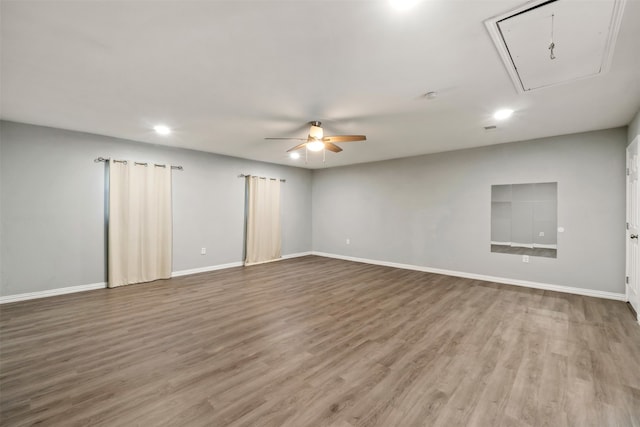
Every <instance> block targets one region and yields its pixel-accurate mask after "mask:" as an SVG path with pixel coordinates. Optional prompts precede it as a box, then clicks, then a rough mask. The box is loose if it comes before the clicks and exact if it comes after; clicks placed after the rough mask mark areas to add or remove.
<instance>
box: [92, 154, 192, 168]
mask: <svg viewBox="0 0 640 427" xmlns="http://www.w3.org/2000/svg"><path fill="white" fill-rule="evenodd" d="M109 160H111V158H109V157H98V158H97V159H94V160H93V161H94V162H96V163H99V162H105V163H106V162H108V161H109ZM114 162H116V163H124V164H125V165H126V164H127V161H126V160H114ZM133 164H134V165H138V166H147V165H148V163H145V162H133ZM153 165H154V166H157V167H159V168H165V167H167V165H159V164H157V163H153ZM171 169H177V170H179V171H181V170H184V169H183V167H182V166H173V165H171Z"/></svg>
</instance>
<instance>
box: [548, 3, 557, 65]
mask: <svg viewBox="0 0 640 427" xmlns="http://www.w3.org/2000/svg"><path fill="white" fill-rule="evenodd" d="M553 21H554V14H553V13H552V14H551V44H550V45H549V51H550V52H549V57H550V58H551V59H556V55H555V54H554V53H553V49H555V47H556V44H555V43H554V42H553Z"/></svg>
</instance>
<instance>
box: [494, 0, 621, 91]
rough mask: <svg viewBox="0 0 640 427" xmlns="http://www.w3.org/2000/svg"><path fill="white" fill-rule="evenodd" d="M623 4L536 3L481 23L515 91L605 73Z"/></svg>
mask: <svg viewBox="0 0 640 427" xmlns="http://www.w3.org/2000/svg"><path fill="white" fill-rule="evenodd" d="M625 1H626V0H600V1H580V2H578V1H572V0H551V1H548V0H546V1H545V0H536V1H532V2H529V3H527V4H525V5H523V6H521V7H519V8H517V9H515V10H512V11H511V12H508V13H505V14H503V15H500V16H496V17H493V18H491V19H488V20H486V21H485V22H484V23H485V25H486V27H487V29H488V30H489V35H490V36H491V38H492V39H493V42H494V43H495V45H496V47H497V49H498V53H499V54H500V56H501V57H502V61H503V62H504V65H505V66H506V67H507V72H508V73H509V75H510V76H511V79H512V80H513V83H514V84H515V86H516V89H517V91H518V92H520V93H523V92H528V91H531V90H536V89H541V88H546V87H550V86H554V85H558V84H562V83H569V82H572V81H575V80H579V79H583V78H587V77H594V76H597V75H598V74H602V73H605V72H607V71H608V70H609V66H610V65H611V59H612V57H613V50H614V45H615V41H616V37H617V35H618V29H619V28H620V22H621V20H622V12H623V10H624V4H625Z"/></svg>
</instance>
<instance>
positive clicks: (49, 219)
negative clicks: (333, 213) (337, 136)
mask: <svg viewBox="0 0 640 427" xmlns="http://www.w3.org/2000/svg"><path fill="white" fill-rule="evenodd" d="M0 151H1V153H2V157H1V158H0V182H1V184H0V185H1V186H2V187H1V188H0V191H1V193H0V206H1V212H0V225H1V231H2V236H1V243H0V245H1V251H0V253H1V256H2V267H3V268H2V271H1V273H0V274H1V279H2V280H1V284H0V295H2V296H5V295H13V294H20V293H26V292H36V291H43V290H50V289H55V288H61V287H66V286H77V285H86V284H91V283H98V282H104V281H105V280H106V277H105V271H106V269H105V231H106V230H105V225H104V196H105V190H104V183H105V176H104V174H105V166H104V164H103V163H94V162H93V159H95V158H96V157H99V156H104V157H114V158H122V159H132V160H140V161H151V162H158V163H166V162H168V163H171V164H177V165H182V166H183V167H184V171H174V174H173V214H174V252H173V271H180V270H188V269H194V268H199V267H207V266H213V265H220V264H225V263H230V262H237V261H241V260H242V256H243V228H244V180H243V179H241V178H238V174H240V173H251V174H256V175H261V176H271V177H280V178H285V179H286V180H287V182H286V183H285V184H283V186H282V225H283V228H282V239H283V240H282V253H283V254H284V255H286V254H293V253H298V252H306V251H310V250H311V172H310V171H308V170H305V169H301V168H293V167H286V166H279V165H274V164H268V163H260V162H253V161H249V160H243V159H237V158H232V157H225V156H219V155H215V154H208V153H202V152H197V151H190V150H182V149H173V148H169V147H163V146H154V145H151V144H142V143H139V142H131V141H125V140H119V139H115V138H109V137H104V136H98V135H92V134H86V133H79V132H72V131H65V130H60V129H53V128H47V127H40V126H32V125H26V124H19V123H13V122H0ZM202 247H206V248H207V254H206V255H200V248H202Z"/></svg>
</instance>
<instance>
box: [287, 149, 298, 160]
mask: <svg viewBox="0 0 640 427" xmlns="http://www.w3.org/2000/svg"><path fill="white" fill-rule="evenodd" d="M289 157H291V158H292V159H299V158H300V153H296V152H295V151H294V152H293V153H291V154H289Z"/></svg>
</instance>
